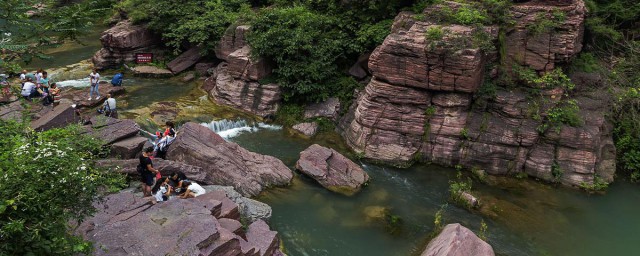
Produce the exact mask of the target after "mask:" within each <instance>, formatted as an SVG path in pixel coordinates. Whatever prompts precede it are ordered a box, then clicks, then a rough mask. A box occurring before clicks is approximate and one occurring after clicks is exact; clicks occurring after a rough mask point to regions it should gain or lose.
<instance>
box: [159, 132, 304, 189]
mask: <svg viewBox="0 0 640 256" xmlns="http://www.w3.org/2000/svg"><path fill="white" fill-rule="evenodd" d="M166 158H167V159H168V160H173V161H178V162H184V163H187V164H189V165H193V166H199V167H201V168H202V169H203V171H204V172H205V173H206V183H207V184H220V185H229V186H233V187H234V188H235V189H236V190H237V191H238V192H240V193H241V194H242V195H244V196H255V195H258V194H259V193H260V192H261V191H262V190H264V189H265V188H267V187H270V186H284V185H288V184H289V182H290V181H291V179H292V178H293V172H292V171H291V170H290V169H289V168H288V167H287V166H286V165H284V163H283V162H282V161H280V160H279V159H277V158H275V157H272V156H266V155H261V154H257V153H253V152H250V151H248V150H246V149H244V148H242V147H240V146H239V145H238V144H235V143H232V142H227V141H225V140H224V139H223V138H222V137H220V136H219V135H218V134H216V133H214V132H213V131H211V130H210V129H209V128H207V127H205V126H202V125H200V124H197V123H192V122H189V123H186V124H184V125H183V126H182V127H180V130H178V136H177V137H176V139H175V140H174V141H173V143H172V144H171V146H170V147H169V150H168V152H167V157H166Z"/></svg>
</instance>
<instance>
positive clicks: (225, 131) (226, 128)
mask: <svg viewBox="0 0 640 256" xmlns="http://www.w3.org/2000/svg"><path fill="white" fill-rule="evenodd" d="M202 125H203V126H206V127H208V128H209V129H211V130H212V131H214V132H215V133H217V134H218V135H220V137H222V138H224V139H230V138H233V137H236V136H238V135H240V134H241V133H243V132H256V131H258V130H260V129H269V130H280V129H282V126H279V125H270V124H265V123H255V122H248V121H247V120H244V119H237V120H228V119H222V120H215V121H211V122H210V123H202Z"/></svg>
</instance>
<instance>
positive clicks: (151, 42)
mask: <svg viewBox="0 0 640 256" xmlns="http://www.w3.org/2000/svg"><path fill="white" fill-rule="evenodd" d="M100 41H101V42H102V49H100V50H99V51H98V52H96V54H95V55H94V56H93V58H92V61H93V64H94V66H95V67H96V68H98V69H105V68H115V67H118V66H120V65H122V64H123V63H126V62H133V61H134V60H135V55H136V53H141V52H153V50H154V49H153V48H154V46H155V45H157V44H159V43H160V38H159V37H158V36H157V35H155V34H154V33H152V32H151V31H150V30H149V29H148V28H146V27H145V26H143V25H133V24H132V23H131V21H129V20H123V21H120V22H118V24H116V25H115V26H114V27H112V28H110V29H108V30H106V31H104V32H103V34H102V36H101V37H100Z"/></svg>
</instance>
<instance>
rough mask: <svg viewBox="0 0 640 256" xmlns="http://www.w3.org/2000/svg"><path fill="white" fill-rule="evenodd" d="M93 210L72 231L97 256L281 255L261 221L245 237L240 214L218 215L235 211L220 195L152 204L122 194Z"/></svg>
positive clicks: (252, 225)
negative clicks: (89, 245) (240, 226)
mask: <svg viewBox="0 0 640 256" xmlns="http://www.w3.org/2000/svg"><path fill="white" fill-rule="evenodd" d="M94 206H95V207H96V209H97V213H96V214H95V215H94V216H93V217H91V218H89V219H87V220H85V221H84V222H82V223H81V224H80V225H79V226H78V227H77V228H76V229H75V233H76V234H78V235H81V236H83V237H84V238H85V239H87V240H89V241H92V242H93V245H94V247H95V251H94V253H95V254H96V255H249V254H246V253H245V252H251V253H254V254H251V255H282V253H281V252H280V250H279V247H278V245H279V244H278V243H277V241H279V240H278V238H277V232H275V231H271V230H270V228H269V227H268V225H266V223H264V222H261V221H258V222H255V223H252V224H251V225H249V230H248V232H247V233H246V234H245V233H244V231H243V230H242V229H240V228H239V224H240V222H239V220H240V219H239V216H235V217H233V216H226V215H225V216H222V215H221V213H222V212H224V208H228V209H233V208H234V207H235V208H237V205H235V204H234V203H233V202H231V201H230V200H229V198H226V197H224V194H220V193H206V194H204V195H202V196H199V197H197V198H194V199H175V198H174V199H171V200H169V201H166V202H161V203H158V204H155V205H153V204H151V202H150V201H149V200H148V199H143V198H142V197H141V195H139V194H134V193H131V192H126V191H123V192H120V193H117V194H112V195H109V196H107V197H106V198H105V200H104V201H101V202H100V203H95V205H94ZM243 237H246V240H245V239H244V238H243ZM273 241H276V243H275V245H274V243H273ZM258 253H259V254H258Z"/></svg>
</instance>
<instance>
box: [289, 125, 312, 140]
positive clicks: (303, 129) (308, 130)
mask: <svg viewBox="0 0 640 256" xmlns="http://www.w3.org/2000/svg"><path fill="white" fill-rule="evenodd" d="M291 128H292V129H294V130H296V131H297V132H299V133H301V134H303V135H304V136H307V137H313V136H314V135H316V133H317V132H318V123H316V122H310V123H299V124H296V125H294V126H293V127H291Z"/></svg>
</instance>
